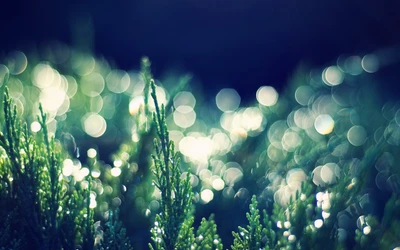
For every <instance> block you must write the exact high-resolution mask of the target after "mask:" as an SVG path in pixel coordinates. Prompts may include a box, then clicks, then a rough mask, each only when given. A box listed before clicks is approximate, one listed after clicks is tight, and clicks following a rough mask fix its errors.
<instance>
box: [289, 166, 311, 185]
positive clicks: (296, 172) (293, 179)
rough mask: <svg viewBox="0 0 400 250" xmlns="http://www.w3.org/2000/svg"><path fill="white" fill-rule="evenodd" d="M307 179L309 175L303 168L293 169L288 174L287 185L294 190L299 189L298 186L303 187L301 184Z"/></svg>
mask: <svg viewBox="0 0 400 250" xmlns="http://www.w3.org/2000/svg"><path fill="white" fill-rule="evenodd" d="M306 179H307V175H306V173H305V172H304V170H303V169H301V168H293V169H291V170H289V172H288V173H287V174H286V183H287V184H288V186H289V187H290V188H292V189H295V188H297V186H298V185H301V182H303V181H305V180H306Z"/></svg>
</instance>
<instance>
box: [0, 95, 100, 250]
mask: <svg viewBox="0 0 400 250" xmlns="http://www.w3.org/2000/svg"><path fill="white" fill-rule="evenodd" d="M3 105H4V135H3V134H1V137H0V146H1V147H2V148H3V150H4V152H3V154H2V157H1V158H0V161H1V164H0V169H1V170H0V171H1V173H2V177H1V180H0V182H1V184H0V187H1V191H0V193H1V195H2V197H1V200H2V202H4V203H3V204H2V205H3V206H1V207H0V209H1V211H0V214H1V215H3V216H2V218H5V219H4V221H3V222H4V229H5V230H4V231H1V234H0V239H1V242H2V244H3V243H6V244H5V245H4V246H7V247H9V248H14V249H17V246H18V245H19V244H24V245H25V246H29V247H30V249H61V248H63V249H76V247H78V246H82V247H84V248H85V249H91V248H93V228H92V225H93V211H91V209H90V208H89V199H90V198H89V192H90V181H89V186H88V188H87V189H77V190H75V191H70V188H72V186H71V185H72V184H71V183H69V182H68V181H67V180H65V179H64V178H63V175H62V169H61V166H62V164H61V148H60V146H59V145H58V144H57V143H56V142H55V140H54V139H49V137H48V131H47V127H46V126H47V125H46V122H47V120H46V118H47V117H46V114H44V112H43V110H42V108H41V107H40V108H39V109H40V116H39V123H40V125H41V126H42V131H41V132H40V133H38V134H36V135H29V133H28V129H27V126H26V124H23V123H22V122H21V120H20V118H19V117H18V114H17V111H16V107H15V106H13V104H12V100H11V98H10V97H9V95H8V90H7V89H6V91H5V93H4V103H3ZM17 215H18V216H17ZM21 229H22V232H23V233H17V232H16V231H17V230H21ZM7 244H8V245H7Z"/></svg>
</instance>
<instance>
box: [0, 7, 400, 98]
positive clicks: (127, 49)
mask: <svg viewBox="0 0 400 250" xmlns="http://www.w3.org/2000/svg"><path fill="white" fill-rule="evenodd" d="M8 2H9V3H8V4H6V3H5V2H4V1H3V2H2V3H1V4H0V5H1V7H2V8H1V10H2V11H1V15H0V24H1V26H0V27H1V28H0V30H1V33H0V40H1V41H0V51H3V52H7V51H9V50H11V49H21V48H24V49H25V48H29V46H31V45H33V44H36V45H37V44H41V43H42V42H43V41H48V40H61V41H63V42H65V43H67V44H70V45H79V44H82V43H87V42H90V41H91V44H92V48H93V50H94V52H95V53H96V54H101V55H104V56H105V57H106V58H108V59H112V60H113V61H114V62H115V63H116V64H117V65H118V67H121V68H123V69H131V68H138V67H139V61H140V57H141V56H143V55H147V56H149V57H150V59H151V60H152V62H153V70H154V71H155V73H156V75H157V74H162V73H163V72H165V71H166V70H167V69H170V68H174V67H175V68H176V67H178V68H180V69H181V70H183V71H188V72H191V73H193V74H194V75H195V76H196V77H197V78H198V79H200V80H201V82H202V83H203V84H204V86H205V89H206V90H208V89H209V90H210V92H211V93H215V91H216V90H217V89H219V88H222V87H234V88H236V89H237V90H238V91H239V93H240V94H241V95H242V96H243V97H245V98H253V99H254V96H255V91H256V90H257V88H258V86H261V85H273V86H275V87H277V88H278V89H281V88H282V86H283V84H285V83H286V81H287V79H288V78H289V77H290V75H291V73H292V72H293V70H294V69H295V68H296V66H297V65H298V64H299V63H300V62H307V63H309V64H311V65H312V66H317V65H318V66H324V65H326V64H327V63H332V62H334V60H335V59H336V58H337V56H339V55H340V54H342V53H348V54H352V53H355V54H360V55H363V54H365V53H369V52H372V51H373V50H375V49H378V48H381V47H384V46H391V45H396V44H397V45H398V44H400V31H399V27H400V15H399V14H398V13H399V11H400V2H399V1H395V0H393V1H391V0H388V1H378V0H376V1H372V0H351V1H349V0H336V1H332V0H324V1H321V0H303V1H297V0H279V1H278V0H274V1H272V0H130V1H127V0H123V1H115V0H113V1H111V0H86V1H85V0H81V1H77V0H76V1H71V0H69V1H66V0H61V1H54V0H41V1H23V0H13V1H8ZM87 20H90V21H87ZM85 23H86V24H85ZM87 23H89V24H90V25H89V26H88V25H87ZM77 24H78V25H77ZM87 27H89V28H87ZM90 27H91V28H92V29H93V36H91V35H90V33H91V32H88V31H90V29H91V28H90Z"/></svg>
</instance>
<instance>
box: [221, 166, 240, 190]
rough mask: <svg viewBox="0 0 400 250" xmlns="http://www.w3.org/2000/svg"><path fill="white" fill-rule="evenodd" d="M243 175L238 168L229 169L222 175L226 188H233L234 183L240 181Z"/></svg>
mask: <svg viewBox="0 0 400 250" xmlns="http://www.w3.org/2000/svg"><path fill="white" fill-rule="evenodd" d="M242 177H243V173H242V171H241V170H240V169H239V168H235V167H231V168H229V169H227V170H226V171H225V173H224V180H225V183H226V185H227V186H233V185H234V184H235V183H236V182H238V181H240V180H241V179H242Z"/></svg>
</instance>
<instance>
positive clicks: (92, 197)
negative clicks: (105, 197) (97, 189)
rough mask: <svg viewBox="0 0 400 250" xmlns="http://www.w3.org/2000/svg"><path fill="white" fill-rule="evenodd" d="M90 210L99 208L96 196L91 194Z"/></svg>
mask: <svg viewBox="0 0 400 250" xmlns="http://www.w3.org/2000/svg"><path fill="white" fill-rule="evenodd" d="M89 207H90V208H92V209H93V208H95V207H97V202H96V194H93V193H90V204H89Z"/></svg>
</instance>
